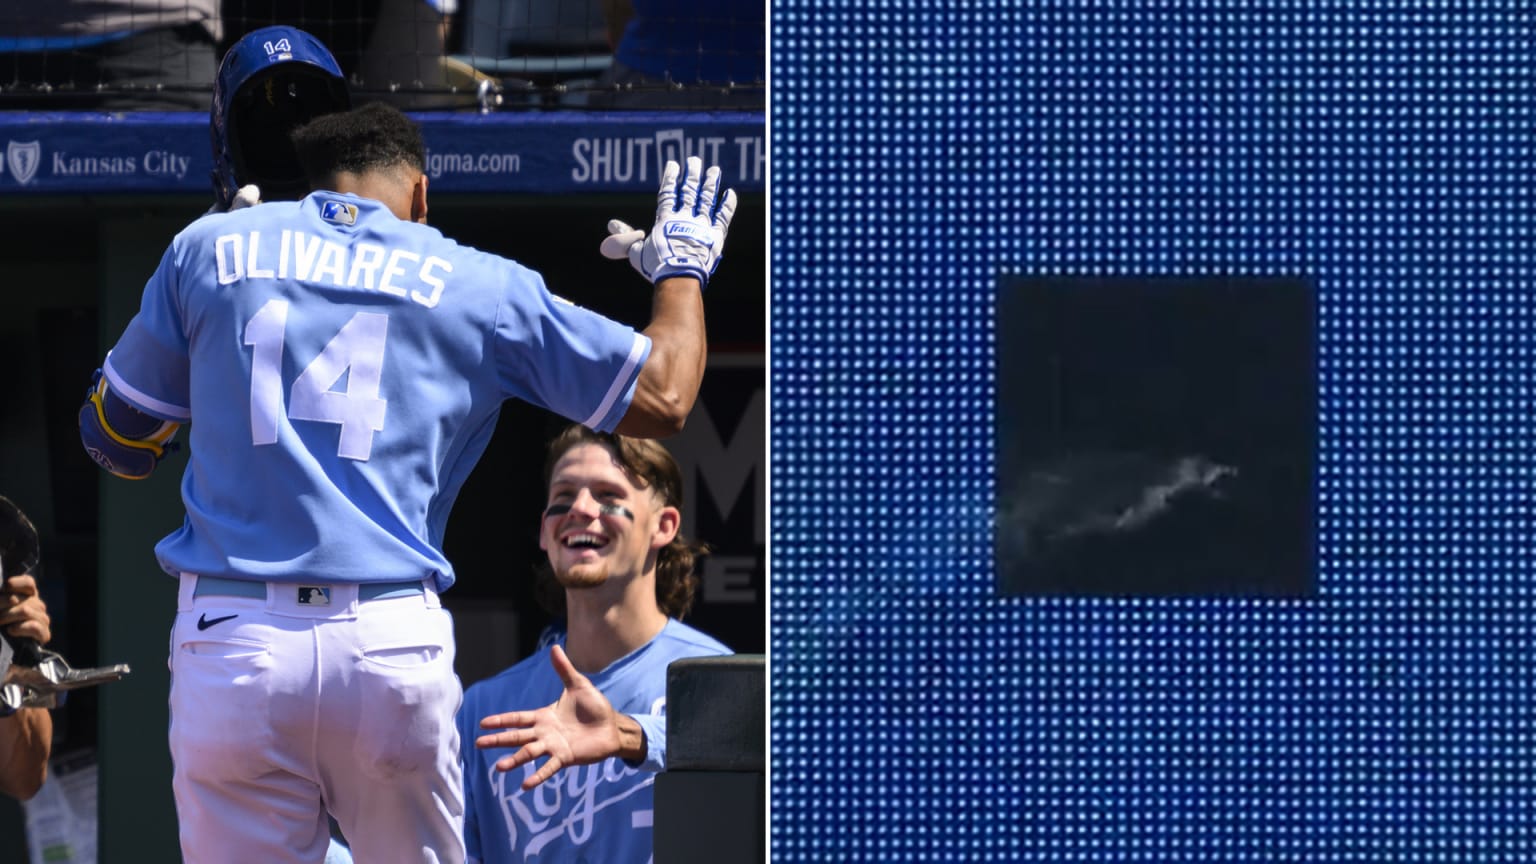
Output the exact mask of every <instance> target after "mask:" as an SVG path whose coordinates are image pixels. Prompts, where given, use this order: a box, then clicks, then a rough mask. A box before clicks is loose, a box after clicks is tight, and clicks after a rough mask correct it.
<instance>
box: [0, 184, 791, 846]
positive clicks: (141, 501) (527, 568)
mask: <svg viewBox="0 0 1536 864" xmlns="http://www.w3.org/2000/svg"><path fill="white" fill-rule="evenodd" d="M6 192H7V194H5V195H0V238H3V240H0V245H3V247H4V249H5V255H4V260H5V262H6V267H7V268H8V271H9V275H10V276H11V279H10V280H9V286H10V287H9V288H7V289H6V294H5V300H4V302H3V304H0V359H3V362H4V363H5V364H6V368H7V369H9V370H10V381H11V383H10V384H9V386H8V388H7V389H8V393H7V398H6V400H5V403H4V404H5V408H4V418H5V422H4V423H3V424H0V440H3V442H4V446H3V447H0V478H3V481H4V482H3V489H0V491H3V493H4V494H6V495H8V496H9V497H11V498H12V499H13V500H15V501H16V502H17V503H18V504H19V505H20V506H22V507H23V509H24V510H26V511H27V512H28V514H29V515H30V516H31V517H32V519H33V520H34V522H36V524H37V526H38V528H39V532H40V534H41V537H42V547H43V565H42V572H41V579H40V581H41V583H42V586H43V588H42V590H43V594H44V598H45V600H46V601H47V603H48V606H49V611H50V614H51V615H52V618H53V632H54V642H53V645H52V647H54V648H57V649H58V650H60V651H61V652H62V653H64V655H65V656H66V657H68V658H69V659H70V660H71V662H73V663H75V664H76V665H96V664H98V663H105V662H113V663H129V664H130V665H131V666H132V667H133V673H132V675H131V676H129V677H128V678H127V679H125V680H124V681H121V682H117V683H113V684H109V685H106V686H103V687H101V688H97V689H94V690H86V691H79V692H77V693H75V694H72V695H71V697H70V699H69V702H68V704H67V705H66V706H65V707H63V708H61V709H58V710H57V711H56V712H55V724H56V733H55V734H56V747H55V753H56V754H57V753H61V752H70V751H76V750H82V749H90V750H94V751H95V752H96V753H97V754H98V757H99V772H100V778H99V800H100V806H99V813H98V818H99V820H100V832H99V836H100V838H101V843H102V848H103V849H104V850H106V849H114V848H130V849H133V850H134V853H133V857H134V860H146V861H148V860H176V859H177V856H178V854H179V853H178V851H177V846H176V826H175V810H174V805H173V802H172V797H171V784H170V776H171V765H170V757H169V752H168V749H167V747H166V744H165V730H166V725H167V722H168V718H167V707H166V701H167V700H166V694H167V693H168V692H169V678H168V673H167V671H166V664H165V660H166V639H167V634H168V633H169V629H170V625H171V621H172V618H173V616H174V614H175V584H176V583H175V582H174V581H173V580H172V579H170V578H169V577H167V576H166V575H165V574H164V573H162V572H161V571H160V570H159V568H158V565H157V564H156V563H155V560H154V556H153V546H154V544H155V542H157V541H158V539H159V538H160V537H162V536H164V535H165V534H167V533H169V532H170V531H171V530H174V529H175V528H176V527H177V526H178V525H179V524H180V522H181V519H182V513H183V511H182V508H181V502H180V497H179V482H180V476H181V472H182V468H183V466H184V465H185V458H186V457H185V453H182V454H178V455H174V456H172V457H170V459H169V460H168V462H167V463H166V464H164V465H163V466H162V470H161V471H160V472H158V473H157V474H156V475H155V476H154V477H151V478H150V479H148V480H146V481H142V482H136V483H135V482H128V481H121V480H117V479H115V478H112V477H109V476H108V475H106V474H105V473H103V472H101V471H100V470H99V469H98V468H97V467H96V466H95V465H94V464H93V463H92V462H91V461H90V459H89V458H87V457H86V455H85V454H84V452H83V451H82V450H81V447H80V443H79V438H78V434H77V431H76V425H75V424H76V419H75V412H76V410H77V408H78V406H79V404H80V401H81V399H82V398H83V397H84V394H85V391H86V387H87V385H88V383H89V381H90V374H91V371H92V370H93V369H94V368H95V367H96V366H97V365H98V364H99V363H100V360H101V357H102V356H103V355H104V354H105V351H106V349H107V348H108V347H110V345H111V343H112V342H113V341H114V340H115V339H116V336H117V334H119V333H120V332H121V330H122V328H123V326H124V325H125V324H126V323H127V321H128V320H129V319H130V318H131V317H132V315H133V314H134V313H135V312H136V311H137V309H138V305H139V300H140V295H141V292H142V288H143V283H144V280H145V279H146V278H147V277H148V276H149V274H150V273H151V272H152V271H153V269H154V267H155V266H156V264H157V263H158V261H159V258H160V255H161V253H162V252H163V250H164V248H165V246H166V245H167V244H168V243H169V242H170V239H171V238H172V236H174V234H175V233H176V232H177V231H178V230H180V228H182V227H183V226H184V225H185V224H187V223H188V222H190V221H191V220H192V219H194V218H196V217H197V216H198V215H200V214H201V213H202V212H203V211H204V210H205V209H206V208H207V206H208V201H209V196H208V195H207V194H206V193H198V194H190V193H180V192H178V193H169V194H145V193H102V194H55V195H19V194H10V193H11V190H6ZM739 196H740V207H739V209H738V211H737V214H736V216H735V219H734V221H733V223H732V229H731V237H730V242H729V245H728V249H727V255H726V258H725V259H724V261H723V263H722V264H721V267H720V270H719V272H718V273H717V274H716V278H715V279H714V280H713V282H712V283H711V285H710V287H709V289H708V291H707V293H706V295H705V307H706V315H707V322H708V329H709V340H710V347H711V367H710V371H709V372H707V373H706V376H705V385H704V393H703V394H702V395H701V406H703V408H704V410H707V411H709V413H710V417H708V418H707V419H704V420H702V421H701V420H700V419H699V418H700V414H699V413H698V412H699V409H697V408H696V410H695V415H694V418H692V419H690V422H689V429H688V431H686V432H685V433H684V435H685V436H686V435H690V434H692V435H701V434H704V433H709V434H707V435H705V436H704V438H703V439H702V440H690V441H685V442H677V441H673V442H669V443H671V444H673V450H674V452H677V453H678V454H679V455H680V456H684V457H685V458H684V462H685V470H690V469H691V470H693V471H694V473H695V475H696V477H698V478H699V479H698V481H697V483H696V485H695V486H694V487H693V488H692V489H690V490H689V491H690V492H691V493H692V498H691V499H690V501H689V509H690V510H691V511H693V513H694V514H695V516H694V518H695V520H696V522H695V524H694V525H693V532H694V533H695V534H696V535H697V536H699V537H701V538H702V539H706V540H708V541H710V542H711V543H712V544H713V545H714V546H715V547H716V549H717V554H716V556H714V558H715V559H716V561H715V564H714V569H713V570H709V571H707V572H703V573H702V575H704V577H705V585H704V586H703V589H702V591H701V596H700V599H699V602H698V604H697V605H696V607H695V611H694V613H693V614H692V615H690V616H689V618H688V619H687V620H688V621H689V623H692V624H694V625H696V626H698V627H700V628H701V629H703V630H705V631H707V632H710V633H712V634H713V635H715V636H717V637H718V638H720V639H721V640H722V641H724V642H725V643H726V644H728V645H730V646H731V647H732V648H733V649H735V650H736V651H738V652H741V653H761V652H762V651H764V649H765V643H766V633H765V599H766V584H765V579H764V571H765V551H764V550H765V547H764V544H763V537H762V532H763V525H764V522H765V513H764V512H763V509H764V508H765V507H766V498H765V496H764V494H763V492H764V488H765V487H764V484H765V482H766V476H765V474H766V459H767V456H766V447H765V445H766V414H765V413H764V412H765V405H766V402H765V398H764V397H765V395H766V375H765V371H764V363H763V357H764V353H765V352H764V343H765V337H766V321H765V308H766V296H765V292H766V285H765V279H764V273H765V267H766V243H765V240H766V230H765V224H766V212H765V211H766V207H765V202H766V198H765V195H764V194H763V193H762V192H761V191H755V192H754V191H744V192H739ZM653 200H654V199H653V196H652V194H648V193H630V192H623V193H612V192H596V193H581V194H544V195H535V194H495V193H493V194H474V193H456V192H440V193H435V194H432V195H431V198H430V205H431V211H430V221H431V223H432V224H433V225H434V226H435V227H438V228H440V229H441V230H442V231H443V232H444V233H445V234H446V235H448V236H450V237H454V238H456V239H458V240H460V241H461V242H463V243H466V244H468V245H472V246H476V247H478V248H482V249H485V250H488V251H492V252H496V253H499V254H503V255H506V256H508V257H511V258H514V259H515V260H518V261H520V262H521V263H523V264H526V265H528V266H530V267H532V268H533V269H535V270H538V271H540V272H541V273H543V274H544V275H545V278H546V280H547V282H548V284H549V286H550V288H551V290H553V291H555V292H556V293H558V294H561V295H562V296H565V297H567V298H568V299H570V300H572V301H574V302H576V303H579V304H581V305H584V306H587V307H589V308H592V309H595V310H597V311H600V312H603V313H605V314H607V315H610V316H611V317H614V318H617V319H619V320H622V321H625V322H627V323H631V324H633V325H635V326H637V327H639V326H643V325H644V324H645V323H646V321H647V319H648V316H649V311H650V290H649V288H648V286H646V285H645V283H644V282H643V281H641V280H640V279H639V277H637V276H636V275H635V274H634V273H633V272H632V271H631V270H630V269H629V267H628V265H627V264H622V263H619V262H613V261H608V260H606V259H603V258H602V257H601V256H600V255H599V254H598V252H597V247H598V244H599V242H600V241H601V239H602V237H603V236H604V233H605V226H606V223H607V220H608V219H609V218H611V217H622V218H625V219H626V220H628V221H631V222H636V223H637V224H639V223H642V222H643V223H645V224H648V221H647V220H648V214H649V213H650V212H651V210H652V208H653V207H654V203H653ZM717 361H718V362H717ZM562 423H563V421H562V420H560V419H559V418H556V417H554V416H553V415H549V414H547V413H546V412H543V411H541V410H539V409H535V408H532V407H531V406H528V405H526V404H524V403H520V402H516V401H509V402H508V403H506V405H505V407H504V409H503V412H502V416H501V419H500V422H499V424H498V426H497V430H496V435H495V438H494V439H493V441H492V443H491V445H490V446H489V447H488V449H487V451H486V453H485V455H484V457H483V458H482V459H481V461H480V463H479V464H478V466H477V467H476V469H475V470H474V472H473V473H472V476H471V477H470V479H469V480H468V482H467V483H466V485H465V487H464V489H463V492H462V493H461V495H460V497H459V499H458V502H457V504H456V505H455V507H454V510H453V515H452V517H451V519H450V521H449V524H448V530H447V534H446V541H445V546H446V551H447V554H448V556H449V558H450V559H451V560H452V561H453V562H454V565H455V567H456V568H457V571H458V580H459V581H458V583H457V584H456V585H455V586H454V588H453V589H452V590H450V591H449V592H447V593H446V594H445V595H444V604H445V605H446V606H447V607H448V608H450V609H451V610H452V611H453V612H454V615H455V621H456V627H457V633H458V642H459V656H458V670H459V674H460V677H461V678H462V680H463V681H464V682H465V683H466V685H467V684H469V683H472V682H473V681H476V680H479V679H480V678H482V677H485V676H486V675H488V674H492V673H494V672H496V671H499V670H500V669H502V668H505V667H506V666H508V665H511V664H512V663H513V662H515V661H516V660H518V659H521V658H522V657H523V656H526V655H527V654H528V653H529V652H530V651H531V649H532V647H533V644H534V640H535V639H536V638H537V635H538V633H539V630H540V629H541V628H542V627H543V626H544V625H545V624H546V623H547V619H546V617H545V616H544V614H543V613H542V612H541V611H540V610H539V609H538V608H537V606H536V604H535V602H534V598H533V591H532V578H531V573H532V568H533V565H534V563H535V562H536V561H537V557H538V555H539V550H538V546H537V542H536V536H537V535H536V531H537V525H538V516H539V512H540V510H541V509H542V493H541V490H540V488H539V483H540V476H539V475H540V471H541V468H542V461H543V442H544V441H545V440H546V439H547V437H548V436H549V435H550V434H551V433H552V432H553V431H555V430H556V429H557V428H559V426H560V425H561V424H562ZM178 438H179V440H182V441H185V440H186V434H185V432H183V433H182V434H181V435H179V436H178ZM685 450H686V451H687V452H686V453H684V452H683V451H685ZM690 460H692V461H690ZM709 566H710V563H709V559H706V562H705V565H704V567H706V568H707V567H709ZM22 825H23V817H22V810H21V807H20V806H19V805H17V804H16V803H15V802H13V801H10V800H8V799H5V800H0V860H6V861H10V860H17V861H22V860H26V855H27V852H26V847H25V842H24V840H23V833H22V830H21V829H22ZM113 857H115V856H113ZM103 860H112V858H110V857H109V858H104V859H103ZM119 860H121V859H119Z"/></svg>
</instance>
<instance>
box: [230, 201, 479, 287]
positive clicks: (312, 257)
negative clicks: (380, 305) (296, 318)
mask: <svg viewBox="0 0 1536 864" xmlns="http://www.w3.org/2000/svg"><path fill="white" fill-rule="evenodd" d="M353 210H354V212H355V210H356V208H353ZM354 218H355V215H354ZM213 248H214V260H215V262H216V263H217V266H218V281H219V284H220V285H232V284H234V283H236V282H239V281H242V280H246V279H294V280H296V281H299V282H304V283H306V284H310V285H329V286H330V287H332V288H346V289H354V290H358V291H378V292H380V293H383V294H391V295H394V296H396V297H400V298H409V299H410V300H412V301H414V302H416V303H420V304H421V305H423V306H425V307H427V308H428V309H431V308H433V307H434V306H436V305H437V304H438V301H440V300H442V297H443V287H444V283H443V277H445V276H447V275H448V274H449V273H452V272H453V265H452V264H450V263H449V262H447V261H445V260H443V259H442V258H439V257H437V256H436V255H427V256H425V257H423V256H422V255H420V254H418V253H415V252H412V251H410V250H407V249H390V248H387V247H384V246H381V245H379V244H377V243H356V244H354V245H353V246H352V247H351V248H348V247H346V246H343V245H341V244H340V243H337V242H336V241H334V240H327V239H325V238H323V237H319V236H316V235H313V234H306V233H305V232H303V231H296V230H290V229H287V228H285V229H283V230H282V231H280V232H278V233H277V235H276V236H273V234H272V232H267V236H266V237H265V238H264V237H262V232H260V231H247V232H245V233H244V234H221V235H219V237H218V239H217V240H216V241H214V247H213Z"/></svg>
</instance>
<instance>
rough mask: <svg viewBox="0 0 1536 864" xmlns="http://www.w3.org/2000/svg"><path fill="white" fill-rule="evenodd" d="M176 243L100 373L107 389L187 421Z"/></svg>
mask: <svg viewBox="0 0 1536 864" xmlns="http://www.w3.org/2000/svg"><path fill="white" fill-rule="evenodd" d="M179 291H180V282H179V279H178V275H177V271H176V244H174V243H172V244H171V246H170V247H169V248H167V249H166V250H165V255H163V256H162V257H161V258H160V266H159V267H157V268H155V272H154V275H152V276H150V277H149V282H148V283H147V284H145V286H144V298H143V300H142V302H141V303H140V306H139V312H138V314H137V315H135V316H133V320H132V321H129V322H128V327H127V329H125V330H124V331H123V335H122V336H121V337H119V338H118V340H117V344H116V345H115V346H113V348H112V350H110V351H108V352H107V359H106V362H104V363H103V364H102V374H104V375H105V376H106V378H107V384H108V386H110V387H111V388H112V391H113V392H114V393H116V394H117V395H118V396H120V397H122V399H123V400H124V401H126V402H128V403H129V404H131V405H132V406H133V407H135V408H137V409H139V410H140V411H142V412H144V413H145V414H149V415H151V416H154V417H158V418H160V419H161V420H172V421H176V422H186V421H188V420H190V419H192V410H191V381H190V378H189V374H190V372H189V370H190V368H191V362H190V358H189V357H188V353H187V352H188V340H187V333H186V328H185V326H184V321H183V316H182V304H181V298H180V296H179Z"/></svg>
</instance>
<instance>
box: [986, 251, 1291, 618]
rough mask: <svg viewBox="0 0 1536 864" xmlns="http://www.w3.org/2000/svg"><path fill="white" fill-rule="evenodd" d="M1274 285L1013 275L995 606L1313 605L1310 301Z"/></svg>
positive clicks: (1005, 308) (1258, 280)
mask: <svg viewBox="0 0 1536 864" xmlns="http://www.w3.org/2000/svg"><path fill="white" fill-rule="evenodd" d="M1314 296H1315V294H1314V290H1313V286H1312V284H1311V283H1310V281H1308V280H1305V279H1301V278H1284V277H1249V276H1244V277H1167V276H1158V277H1061V276H1052V277H1007V278H1005V279H1004V281H1003V283H1002V285H1001V286H1000V294H999V299H998V321H997V332H998V333H999V334H1002V338H999V340H998V347H997V357H996V360H997V379H996V380H997V388H998V390H997V417H998V421H997V422H998V428H997V433H998V439H997V463H996V464H997V482H996V489H997V502H996V503H997V507H996V514H997V521H996V526H995V527H996V534H995V537H996V545H995V553H996V561H997V584H998V590H999V591H1000V592H1001V593H1003V594H1023V595H1037V596H1041V595H1043V596H1110V597H1138V596H1139V597H1181V596H1190V597H1196V596H1200V597H1219V596H1234V597H1306V596H1311V595H1313V594H1314V593H1315V592H1316V587H1317V578H1316V566H1315V554H1314V547H1315V542H1314V522H1315V519H1314V506H1313V500H1314V496H1313V475H1314V466H1315V463H1316V450H1317V413H1316V403H1317V399H1316V395H1317V394H1316V391H1317V384H1316V380H1317V379H1316V335H1315V334H1316V325H1315V321H1316V304H1315V299H1314Z"/></svg>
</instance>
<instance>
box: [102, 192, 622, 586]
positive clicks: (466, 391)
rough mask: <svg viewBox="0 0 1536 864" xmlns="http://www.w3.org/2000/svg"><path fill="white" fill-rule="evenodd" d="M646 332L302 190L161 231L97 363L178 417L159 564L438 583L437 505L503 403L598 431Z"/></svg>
mask: <svg viewBox="0 0 1536 864" xmlns="http://www.w3.org/2000/svg"><path fill="white" fill-rule="evenodd" d="M650 349H651V343H650V340H649V339H648V338H646V337H645V336H644V335H643V334H640V333H637V332H636V331H635V330H634V329H633V328H631V327H629V326H626V325H623V324H619V323H617V322H614V321H612V320H610V319H607V318H604V317H603V316H601V315H598V314H596V313H594V312H591V311H589V310H586V309H582V308H580V307H578V306H575V305H572V304H571V303H569V302H567V301H565V300H562V299H561V298H559V297H556V296H555V295H553V294H551V293H550V292H549V291H548V290H547V289H546V288H545V287H544V283H543V280H542V279H541V278H540V277H539V275H538V274H537V273H535V272H533V271H532V270H529V269H527V268H525V267H522V266H521V265H518V264H516V263H514V262H512V261H508V260H507V259H504V258H501V257H498V256H496V255H491V254H488V253H485V252H481V251H479V250H476V249H471V248H469V247H466V246H461V245H459V244H458V243H455V242H454V241H452V240H449V239H447V238H445V237H443V235H442V234H441V233H440V232H438V231H437V230H436V229H433V228H429V227H427V226H425V225H418V224H415V223H412V222H406V221H403V220H401V219H399V218H397V217H395V216H394V215H393V214H392V213H391V212H390V211H389V210H388V209H386V208H385V206H384V205H383V204H381V203H379V202H377V201H372V200H369V199H365V198H359V197H356V196H352V195H343V194H337V193H332V192H316V193H314V194H311V195H310V196H309V197H307V198H305V199H304V200H303V201H296V202H273V203H268V204H262V205H259V206H256V207H250V208H247V209H243V210H237V211H234V212H231V213H221V214H215V215H210V216H206V217H204V218H202V219H199V220H198V221H196V222H194V223H193V224H192V225H190V226H188V227H187V228H186V229H185V230H183V231H182V232H181V233H180V234H179V235H177V237H176V239H175V240H174V241H172V243H171V246H170V248H169V249H168V250H167V251H166V253H165V256H164V258H162V259H161V262H160V266H159V268H158V269H157V270H156V271H155V274H154V275H153V276H152V277H151V278H150V280H149V283H148V284H147V285H146V286H145V288H144V300H143V305H142V307H141V309H140V310H139V313H138V315H137V316H135V317H134V319H133V321H132V322H130V323H129V325H128V328H127V330H126V331H125V332H124V333H123V336H122V338H121V339H120V340H119V341H118V343H117V345H116V346H115V347H114V348H113V349H112V351H111V352H110V353H109V355H108V357H107V360H106V362H105V364H104V365H103V371H104V373H105V375H106V377H107V381H108V383H109V384H110V386H111V388H112V390H113V391H114V392H115V393H116V394H117V395H119V396H121V397H122V398H124V399H125V400H127V401H128V402H130V403H131V404H133V405H134V406H135V407H137V408H139V409H140V410H142V411H144V412H146V413H148V414H151V415H154V416H156V417H160V418H162V419H166V420H175V421H181V422H187V421H189V420H190V421H192V423H191V429H190V449H191V458H190V460H189V461H188V464H187V469H186V474H185V476H184V477H183V480H182V500H183V502H184V504H185V505H186V511H187V517H186V522H185V523H184V524H183V526H182V527H181V529H180V530H178V531H176V532H175V533H173V534H171V535H170V536H168V537H166V538H165V539H164V540H162V541H161V542H160V543H159V545H157V546H156V547H155V552H156V554H157V556H158V557H159V560H160V565H161V566H162V567H163V568H165V570H166V571H167V572H169V573H172V574H177V573H181V572H190V573H198V574H202V575H205V576H224V577H232V578H236V579H250V580H263V581H295V580H303V579H325V580H328V581H332V582H400V581H413V580H420V579H424V578H427V577H429V576H431V577H433V578H434V579H435V581H436V586H437V590H438V591H440V592H441V591H444V590H446V589H447V588H448V587H449V586H450V585H451V584H452V583H453V569H452V567H451V566H450V565H449V563H448V561H447V560H446V559H445V558H444V556H443V553H442V551H441V545H442V538H443V530H444V526H445V525H446V524H447V521H448V513H449V509H450V508H451V507H452V506H453V502H454V499H455V497H456V496H457V495H458V492H459V489H460V488H461V487H462V485H463V483H464V480H465V479H466V477H468V475H469V472H470V470H471V469H472V468H473V467H474V465H475V463H476V461H477V460H478V459H479V458H480V455H481V453H483V452H484V450H485V446H486V444H487V442H488V441H489V440H490V437H491V434H492V432H493V431H494V429H495V426H496V418H497V415H498V412H499V411H500V407H501V404H502V402H503V401H505V400H506V399H508V398H512V397H515V398H518V399H522V400H524V401H526V402H530V403H532V404H534V405H537V406H540V407H542V408H546V409H549V410H550V411H553V412H554V413H556V414H560V415H561V416H563V417H566V418H568V419H570V420H574V421H576V422H580V423H584V424H586V425H588V426H591V427H592V428H594V429H599V430H603V431H607V430H612V429H613V427H614V426H615V425H616V424H617V423H618V422H619V420H620V419H621V418H622V417H623V416H624V413H625V411H626V410H627V409H628V407H629V403H630V400H631V398H632V397H633V395H634V389H635V382H636V380H637V378H638V375H639V371H640V367H641V366H642V365H643V364H644V362H645V360H646V358H647V357H648V356H649V353H650ZM194 411H195V412H196V414H195V416H194V413H193V412H194Z"/></svg>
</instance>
